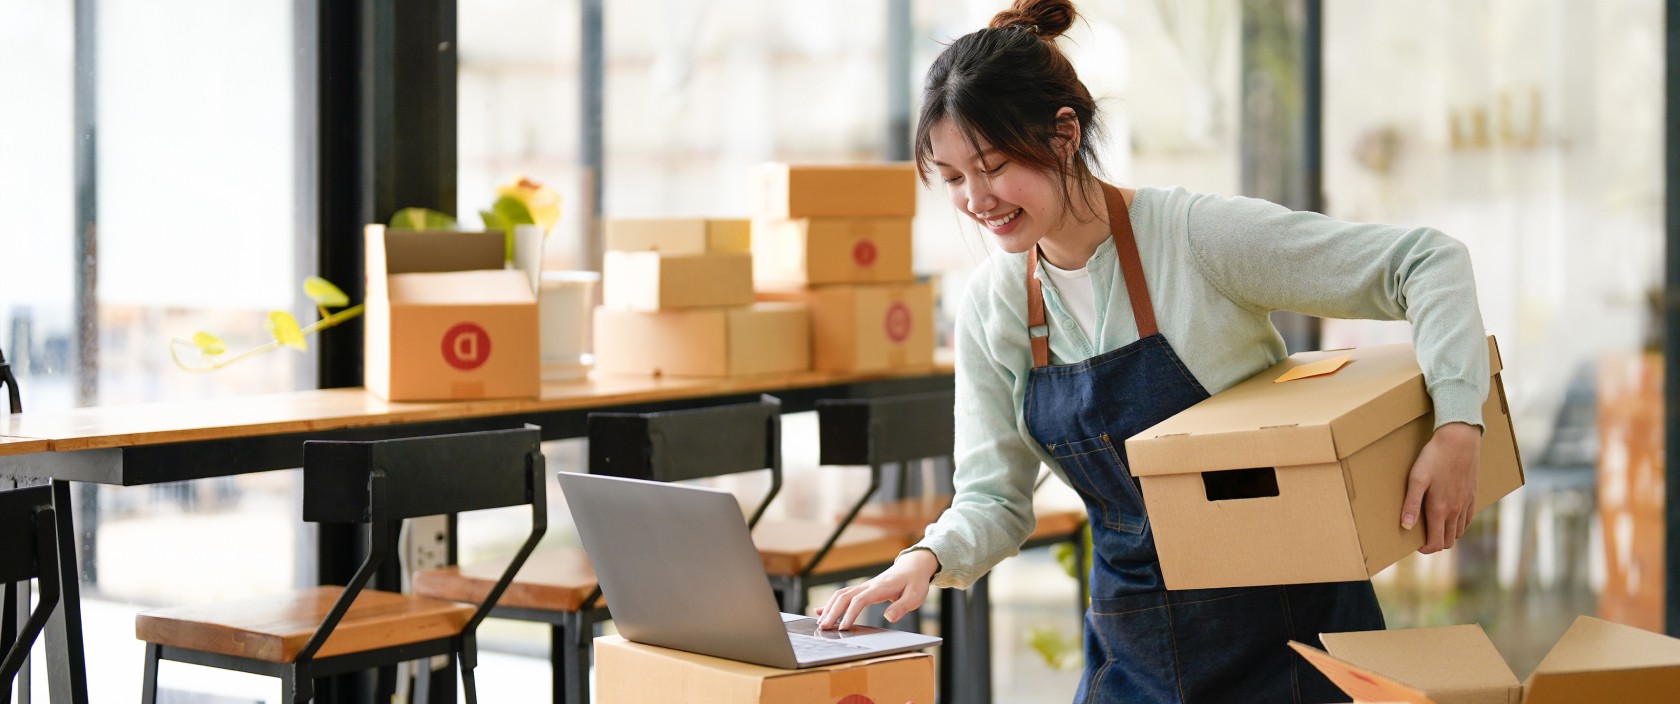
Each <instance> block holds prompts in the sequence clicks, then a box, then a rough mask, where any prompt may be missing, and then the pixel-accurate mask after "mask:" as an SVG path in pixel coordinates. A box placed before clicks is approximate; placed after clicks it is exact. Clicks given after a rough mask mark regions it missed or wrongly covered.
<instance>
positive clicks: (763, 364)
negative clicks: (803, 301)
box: [595, 218, 811, 376]
mask: <svg viewBox="0 0 1680 704" xmlns="http://www.w3.org/2000/svg"><path fill="white" fill-rule="evenodd" d="M750 236H751V235H750V227H749V224H748V221H746V220H718V219H694V218H689V219H675V218H661V219H636V220H613V221H610V222H608V223H607V238H606V246H607V252H606V255H605V257H604V258H603V261H602V267H601V268H602V272H601V273H602V291H601V299H602V300H601V307H600V308H598V309H597V310H596V311H595V368H596V370H597V371H600V372H603V373H608V374H654V375H670V376H735V375H743V374H765V373H773V372H790V371H800V370H804V369H809V368H810V359H811V353H810V320H809V317H808V315H807V314H806V311H805V307H804V306H803V305H799V304H790V303H754V302H753V274H752V270H753V261H752V253H751V252H750V251H749V244H748V240H749V238H750Z"/></svg>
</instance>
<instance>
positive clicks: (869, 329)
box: [758, 284, 933, 372]
mask: <svg viewBox="0 0 1680 704" xmlns="http://www.w3.org/2000/svg"><path fill="white" fill-rule="evenodd" d="M758 298H759V300H762V301H796V302H801V303H804V304H806V305H807V306H809V307H810V310H811V368H812V369H815V370H817V371H823V372H868V371H882V370H887V369H898V368H901V367H917V366H925V365H931V364H933V286H932V285H930V284H855V285H846V286H819V287H816V288H805V289H760V290H759V291H758Z"/></svg>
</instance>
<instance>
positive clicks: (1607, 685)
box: [1525, 616, 1680, 704]
mask: <svg viewBox="0 0 1680 704" xmlns="http://www.w3.org/2000/svg"><path fill="white" fill-rule="evenodd" d="M1527 689H1528V696H1527V698H1526V699H1525V701H1528V702H1539V703H1541V704H1544V703H1545V702H1562V701H1585V700H1583V699H1580V698H1579V697H1580V696H1581V695H1582V694H1588V695H1589V696H1591V697H1593V699H1594V700H1596V701H1638V700H1641V699H1648V698H1649V697H1650V695H1651V693H1652V692H1658V691H1669V692H1674V691H1680V640H1677V639H1674V638H1670V637H1668V636H1665V635H1662V634H1658V633H1652V632H1650V631H1646V630H1641V629H1638V628H1634V627H1632V626H1624V625H1622V624H1619V623H1611V622H1609V621H1603V620H1600V619H1596V618H1593V617H1591V616H1579V617H1577V618H1576V619H1575V623H1574V624H1573V625H1571V626H1570V627H1569V631H1568V632H1566V633H1564V634H1563V637H1562V638H1559V639H1558V642H1557V645H1555V646H1553V647H1552V650H1551V652H1549V653H1547V654H1546V658H1545V659H1544V660H1541V661H1540V665H1539V666H1538V667H1536V668H1535V669H1534V674H1533V675H1530V676H1529V678H1528V687H1527Z"/></svg>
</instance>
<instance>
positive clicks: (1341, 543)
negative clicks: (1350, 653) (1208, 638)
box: [1126, 337, 1523, 589]
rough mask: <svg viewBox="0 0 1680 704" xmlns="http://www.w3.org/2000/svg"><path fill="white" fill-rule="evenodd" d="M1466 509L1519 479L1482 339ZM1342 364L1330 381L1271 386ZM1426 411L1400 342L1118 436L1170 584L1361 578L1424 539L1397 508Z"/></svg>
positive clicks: (1274, 370) (1242, 388) (1289, 364)
mask: <svg viewBox="0 0 1680 704" xmlns="http://www.w3.org/2000/svg"><path fill="white" fill-rule="evenodd" d="M1488 352H1489V358H1490V361H1491V363H1492V370H1491V371H1492V374H1493V376H1492V384H1491V388H1490V390H1489V392H1488V398H1487V402H1486V404H1485V405H1483V406H1482V421H1483V424H1484V426H1485V430H1484V432H1483V434H1482V456H1481V469H1480V474H1479V476H1478V480H1479V481H1478V483H1477V487H1476V509H1477V510H1481V509H1482V508H1484V507H1486V506H1488V505H1490V504H1492V503H1493V502H1495V501H1497V500H1499V498H1500V497H1502V496H1504V495H1506V494H1509V493H1511V492H1512V491H1513V490H1515V489H1516V488H1517V487H1519V486H1521V485H1522V483H1523V473H1522V462H1521V461H1520V460H1519V459H1518V457H1517V447H1516V442H1515V441H1514V440H1513V438H1512V435H1511V417H1510V413H1509V411H1508V410H1507V408H1506V404H1505V387H1504V383H1503V382H1502V381H1501V379H1500V375H1499V371H1500V367H1501V365H1500V360H1499V349H1498V346H1497V345H1495V344H1494V342H1493V338H1491V337H1490V338H1488ZM1344 355H1345V356H1347V357H1348V358H1349V361H1348V362H1347V363H1346V365H1345V366H1342V367H1341V368H1340V369H1338V370H1337V371H1335V372H1334V373H1330V374H1324V375H1319V376H1312V377H1308V378H1302V379H1296V380H1294V381H1287V382H1283V383H1276V382H1275V381H1274V380H1276V379H1277V378H1279V377H1280V376H1281V375H1283V374H1285V373H1286V372H1289V371H1290V370H1293V369H1296V368H1301V367H1305V366H1306V365H1308V364H1312V363H1314V362H1321V361H1324V360H1331V359H1333V358H1338V357H1342V356H1344ZM1434 421H1435V417H1434V413H1433V412H1432V406H1431V403H1430V399H1429V394H1428V392H1427V391H1426V390H1425V389H1424V383H1423V372H1422V370H1420V369H1419V368H1418V363H1417V358H1416V356H1415V355H1414V354H1413V352H1412V348H1411V346H1410V345H1386V346H1381V347H1366V348H1360V349H1355V350H1336V351H1327V352H1303V353H1300V354H1296V355H1293V356H1291V357H1289V358H1288V359H1286V360H1284V361H1282V362H1280V363H1278V364H1277V365H1275V366H1273V367H1271V368H1270V369H1267V370H1266V371H1263V372H1260V373H1259V374H1256V375H1254V376H1253V377H1252V378H1250V379H1248V380H1246V381H1243V382H1241V383H1238V384H1237V385H1235V386H1232V387H1231V388H1229V389H1226V390H1225V391H1223V392H1220V393H1219V394H1216V395H1215V396H1213V397H1212V398H1210V399H1207V400H1205V401H1203V402H1201V403H1198V404H1196V405H1195V406H1192V407H1190V408H1189V409H1187V410H1185V411H1184V412H1182V413H1179V414H1178V415H1175V416H1173V417H1172V418H1169V419H1167V420H1166V421H1163V422H1161V423H1160V424H1157V425H1156V426H1154V427H1152V428H1150V429H1148V430H1145V431H1143V432H1141V433H1138V434H1137V435H1136V436H1134V437H1132V438H1131V439H1129V440H1127V441H1126V453H1127V458H1128V460H1129V461H1130V462H1131V469H1132V474H1133V475H1134V476H1137V477H1138V478H1139V482H1140V484H1141V485H1142V488H1143V500H1144V506H1145V509H1146V510H1147V511H1148V513H1149V521H1150V524H1151V526H1152V527H1153V530H1154V533H1155V545H1156V548H1157V550H1158V551H1159V553H1160V558H1161V571H1162V574H1163V576H1164V577H1165V578H1166V583H1167V588H1168V589H1198V588H1204V587H1239V586H1254V585H1266V584H1300V583H1309V582H1335V581H1346V580H1358V579H1366V578H1369V577H1370V576H1371V575H1374V574H1376V573H1377V572H1380V571H1381V570H1382V569H1383V568H1385V567H1387V566H1389V565H1391V564H1393V563H1394V562H1396V561H1398V560H1399V559H1400V558H1402V557H1405V556H1406V555H1409V554H1411V553H1412V552H1414V551H1416V550H1417V549H1418V548H1419V547H1422V546H1423V544H1424V532H1425V527H1424V526H1425V521H1424V520H1423V519H1422V518H1420V520H1419V521H1418V523H1417V525H1416V526H1414V527H1413V528H1412V529H1411V530H1401V528H1400V504H1401V502H1402V501H1404V499H1405V495H1406V482H1407V477H1408V476H1409V474H1410V472H1411V468H1412V463H1413V461H1414V460H1416V459H1417V456H1418V452H1419V451H1420V450H1422V449H1423V446H1424V444H1425V443H1427V442H1428V441H1429V438H1430V437H1431V435H1432V433H1433V432H1434V427H1435V422H1434Z"/></svg>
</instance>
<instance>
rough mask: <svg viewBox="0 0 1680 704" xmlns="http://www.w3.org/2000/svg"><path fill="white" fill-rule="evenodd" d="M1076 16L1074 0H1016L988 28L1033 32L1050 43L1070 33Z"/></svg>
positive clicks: (993, 18)
mask: <svg viewBox="0 0 1680 704" xmlns="http://www.w3.org/2000/svg"><path fill="white" fill-rule="evenodd" d="M1075 16H1077V13H1075V12H1074V10H1073V2H1072V0H1015V4H1013V5H1010V6H1009V9H1007V10H1004V11H1003V12H999V13H997V14H996V15H995V16H993V17H992V21H991V23H990V24H988V25H987V26H989V27H991V28H992V29H1010V28H1014V29H1019V30H1022V31H1025V32H1032V33H1033V34H1036V35H1038V37H1039V38H1040V39H1043V40H1045V41H1050V40H1053V39H1055V38H1056V37H1059V36H1062V33H1063V32H1066V31H1068V28H1070V27H1072V26H1073V19H1074V17H1075Z"/></svg>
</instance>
